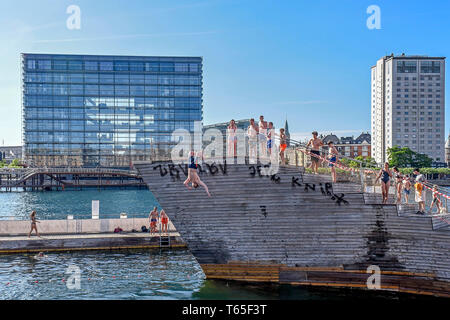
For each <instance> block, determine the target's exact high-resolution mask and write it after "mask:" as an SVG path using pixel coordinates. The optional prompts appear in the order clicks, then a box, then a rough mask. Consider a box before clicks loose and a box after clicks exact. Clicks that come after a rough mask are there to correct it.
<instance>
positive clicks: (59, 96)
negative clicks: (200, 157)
mask: <svg viewBox="0 0 450 320" xmlns="http://www.w3.org/2000/svg"><path fill="white" fill-rule="evenodd" d="M22 75H23V99H22V100H23V101H22V104H23V147H24V160H25V161H26V162H27V163H28V164H29V165H35V166H42V165H47V166H67V165H70V166H115V167H128V166H129V165H130V164H131V162H132V161H133V160H150V159H151V157H152V156H155V155H162V154H167V153H168V152H169V150H170V148H171V146H172V145H173V144H175V143H176V142H175V141H171V133H172V132H173V131H174V130H175V129H178V128H182V129H187V130H190V131H193V124H194V121H201V120H202V118H203V113H202V58H201V57H144V56H141V57H137V56H136V57H135V56H92V55H56V54H22Z"/></svg>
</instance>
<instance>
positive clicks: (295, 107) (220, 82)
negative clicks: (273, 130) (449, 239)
mask: <svg viewBox="0 0 450 320" xmlns="http://www.w3.org/2000/svg"><path fill="white" fill-rule="evenodd" d="M72 4H75V5H78V6H79V7H80V8H81V29H80V30H69V29H67V28H66V20H67V18H68V17H69V15H68V14H67V13H66V9H67V7H68V6H69V5H72ZM373 4H374V5H378V6H379V7H380V9H381V29H380V30H369V29H368V28H367V27H366V20H367V18H368V17H369V14H367V13H366V9H367V7H368V6H369V5H373ZM449 13H450V3H449V2H448V1H433V0H429V1H426V3H424V2H423V1H403V0H401V1H400V0H399V1H394V0H389V1H379V0H371V1H364V0H354V1H351V0H341V1H321V0H316V1H300V0H298V1H287V0H279V1H269V0H184V1H181V0H179V1H171V0H165V1H163V0H157V1H156V0H145V1H138V0H127V1H122V0H115V1H103V0H96V1H92V0H89V1H76V0H70V1H65V0H53V1H51V0H44V1H42V0H33V1H28V0H21V1H2V2H1V3H0V41H1V43H2V46H1V47H0V57H1V59H0V71H1V75H2V76H1V77H0V96H1V103H0V145H2V144H3V141H4V144H5V145H17V144H20V143H21V138H20V127H21V112H20V103H21V98H20V66H19V62H20V53H21V52H33V53H37V52H44V53H74V54H126V55H178V56H186V55H188V56H189V55H193V56H202V57H203V58H204V123H205V124H209V123H214V122H223V121H228V120H230V119H231V118H234V119H242V118H249V117H255V118H256V117H258V116H259V115H260V114H264V115H265V118H266V119H267V120H269V121H273V122H274V124H275V126H276V127H280V126H281V125H283V124H284V120H285V118H286V116H287V117H288V120H289V126H290V130H291V132H292V133H295V136H296V137H303V136H304V135H305V134H308V135H309V132H311V131H312V130H313V129H314V130H317V131H319V132H321V133H329V132H333V133H336V134H338V135H357V134H359V133H360V132H361V131H362V130H364V131H369V130H370V67H371V66H372V65H374V64H375V62H376V60H377V59H379V58H380V57H382V56H383V55H386V54H390V53H395V54H401V53H402V52H404V53H406V54H421V55H430V56H448V55H449V54H450V41H448V38H449V33H450V19H448V14H449ZM448 86H449V85H448V83H447V85H446V92H448ZM448 129H449V116H448V115H447V116H446V132H447V133H448V131H449V130H448Z"/></svg>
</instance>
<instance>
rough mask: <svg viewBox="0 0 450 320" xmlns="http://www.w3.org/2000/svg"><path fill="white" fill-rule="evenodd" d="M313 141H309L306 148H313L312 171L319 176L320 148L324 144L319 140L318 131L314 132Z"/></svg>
mask: <svg viewBox="0 0 450 320" xmlns="http://www.w3.org/2000/svg"><path fill="white" fill-rule="evenodd" d="M312 136H313V137H312V139H311V140H309V142H308V144H307V145H306V148H309V147H310V146H311V150H310V153H311V169H312V170H313V171H314V173H315V174H317V173H318V172H317V170H318V168H319V161H320V158H319V157H318V156H320V147H321V146H323V145H324V144H323V142H322V140H321V139H319V138H317V136H318V133H317V131H313V132H312Z"/></svg>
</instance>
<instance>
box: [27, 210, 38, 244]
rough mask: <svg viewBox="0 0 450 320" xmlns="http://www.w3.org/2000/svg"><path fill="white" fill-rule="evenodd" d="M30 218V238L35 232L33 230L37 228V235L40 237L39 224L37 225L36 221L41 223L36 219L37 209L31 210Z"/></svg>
mask: <svg viewBox="0 0 450 320" xmlns="http://www.w3.org/2000/svg"><path fill="white" fill-rule="evenodd" d="M30 219H31V230H30V232H29V233H28V238H29V237H31V232H33V230H35V231H36V235H37V236H38V237H40V235H39V232H38V229H37V225H36V223H40V222H39V221H37V220H36V211H32V212H31V214H30Z"/></svg>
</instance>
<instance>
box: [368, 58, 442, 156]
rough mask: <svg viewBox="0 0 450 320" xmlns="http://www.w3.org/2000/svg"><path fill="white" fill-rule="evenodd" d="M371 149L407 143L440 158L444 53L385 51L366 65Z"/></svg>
mask: <svg viewBox="0 0 450 320" xmlns="http://www.w3.org/2000/svg"><path fill="white" fill-rule="evenodd" d="M371 112H372V114H371V120H372V121H371V128H372V155H373V157H374V158H375V160H376V161H377V163H380V164H381V163H383V162H385V161H387V160H388V153H387V150H388V148H391V147H392V146H399V147H408V148H410V149H411V150H413V151H415V152H419V153H424V154H427V155H428V156H429V157H431V158H433V160H434V161H436V162H444V161H445V57H428V56H406V55H404V54H402V55H401V56H394V55H393V54H392V55H390V56H385V57H383V58H381V59H380V60H378V61H377V64H376V65H375V66H373V67H372V68H371Z"/></svg>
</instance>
